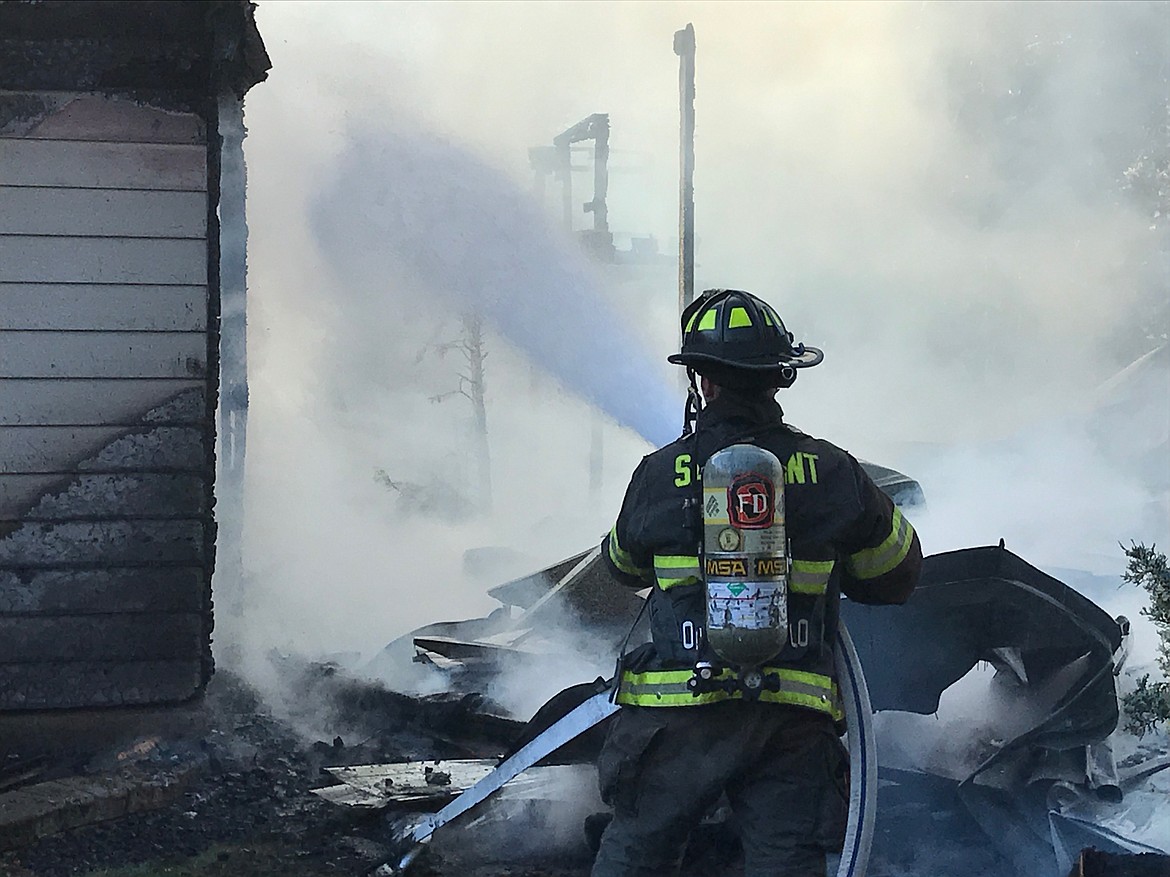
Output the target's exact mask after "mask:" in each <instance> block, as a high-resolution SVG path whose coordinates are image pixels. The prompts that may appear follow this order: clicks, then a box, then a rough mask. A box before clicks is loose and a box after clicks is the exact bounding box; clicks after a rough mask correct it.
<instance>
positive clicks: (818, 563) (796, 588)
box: [788, 558, 835, 596]
mask: <svg viewBox="0 0 1170 877" xmlns="http://www.w3.org/2000/svg"><path fill="white" fill-rule="evenodd" d="M834 565H835V561H832V560H797V559H796V558H793V559H792V576H791V577H790V578H789V579H788V590H790V591H791V592H792V593H794V594H812V595H814V596H816V595H819V594H823V593H825V591H827V590H828V589H829V577H830V576H832V575H833V566H834Z"/></svg>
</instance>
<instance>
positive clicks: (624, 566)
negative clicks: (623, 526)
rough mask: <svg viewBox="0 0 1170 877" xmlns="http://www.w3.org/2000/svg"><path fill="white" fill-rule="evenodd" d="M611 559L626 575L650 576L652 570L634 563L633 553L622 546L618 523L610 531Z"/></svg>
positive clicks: (643, 577)
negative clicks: (619, 540)
mask: <svg viewBox="0 0 1170 877" xmlns="http://www.w3.org/2000/svg"><path fill="white" fill-rule="evenodd" d="M609 559H610V560H612V561H613V565H614V566H616V567H617V568H618V569H620V570H621V571H622V572H624V573H625V574H626V575H630V576H637V577H638V578H640V579H646V578H649V577H650V570H648V569H643V568H642V567H640V566H638V565H637V564H636V563H634V557H633V555H632V554H630V552H628V551H626V550H625V549H624V548H622V546H621V544H620V543H619V542H618V537H617V524H614V525H613V529H611V530H610V531H609Z"/></svg>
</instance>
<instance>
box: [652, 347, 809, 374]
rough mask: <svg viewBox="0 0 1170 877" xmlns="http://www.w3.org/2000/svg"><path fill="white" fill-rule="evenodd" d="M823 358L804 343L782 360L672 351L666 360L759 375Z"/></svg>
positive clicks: (675, 363)
mask: <svg viewBox="0 0 1170 877" xmlns="http://www.w3.org/2000/svg"><path fill="white" fill-rule="evenodd" d="M824 358H825V354H824V352H823V351H822V350H821V349H820V348H817V347H809V346H808V345H805V346H804V347H803V350H802V352H801V353H800V355H798V356H790V357H786V358H785V360H784V361H783V362H765V363H751V362H740V361H739V360H734V359H724V358H723V357H721V356H712V355H711V354H709V353H672V354H671V355H670V356H668V357H666V361H667V362H669V363H673V364H674V365H685V366H687V367H688V368H693V369H696V370H699V369H701V368H702V367H703V366H705V365H706V366H718V367H719V368H725V369H740V370H742V371H746V372H757V373H759V374H761V375H763V374H767V373H769V372H775V373H777V374H779V373H780V372H781V371H782V370H783V369H785V368H812V367H813V366H814V365H820V364H821V360H823V359H824Z"/></svg>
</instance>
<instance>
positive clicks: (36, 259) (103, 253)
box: [0, 234, 207, 285]
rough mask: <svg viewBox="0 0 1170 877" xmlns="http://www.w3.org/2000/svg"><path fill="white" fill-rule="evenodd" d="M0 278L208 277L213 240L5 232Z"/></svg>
mask: <svg viewBox="0 0 1170 877" xmlns="http://www.w3.org/2000/svg"><path fill="white" fill-rule="evenodd" d="M0 282H4V283H116V284H125V283H143V284H148V285H151V284H180V285H200V284H205V283H206V282H207V244H206V243H205V242H204V241H201V240H183V239H178V238H151V239H142V238H87V237H45V236H37V235H13V234H9V235H0Z"/></svg>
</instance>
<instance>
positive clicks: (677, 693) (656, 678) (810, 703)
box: [616, 667, 845, 721]
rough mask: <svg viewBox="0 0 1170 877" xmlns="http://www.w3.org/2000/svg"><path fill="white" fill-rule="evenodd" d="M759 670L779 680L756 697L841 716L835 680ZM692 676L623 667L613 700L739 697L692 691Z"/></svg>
mask: <svg viewBox="0 0 1170 877" xmlns="http://www.w3.org/2000/svg"><path fill="white" fill-rule="evenodd" d="M760 672H762V673H763V674H764V675H765V676H775V677H777V679H778V681H779V686H778V688H777V690H776V691H766V690H765V691H761V692H760V693H759V699H760V700H762V701H767V702H769V703H785V704H789V705H790V706H800V707H805V708H806V709H811V710H816V711H817V712H822V713H826V714H828V715H830V716H832V717H833V719H834V721H840V720H841V719H842V718H843V717H844V715H845V713H844V712H843V710H842V709H841V698H840V696H839V694H838V692H837V683H836V682H834V681H833V679H832V678H831V677H829V676H823V675H822V674H820V673H809V672H807V671H804V670H791V669H788V668H785V667H763V668H761V671H760ZM693 675H694V671H693V670H647V671H646V672H644V673H633V672H631V671H629V670H626V671H624V672H623V673H622V678H621V686H620V687H619V688H618V693H617V697H616V701H617V703H620V704H627V705H629V706H698V705H700V704H705V703H715V702H717V701H721V700H742V699H743V693H742V692H741V691H732V692H728V691H705V692H703V693H702V694H697V695H696V694H693V693H692V692H691V690H690V689H689V688H687V681H688V680H689V679H690V678H691V677H692V676H693ZM735 675H736V673H735V671H734V670H730V669H726V668H725V669H724V670H722V671H721V672H720V673H719V674H718V675H717V676H716V677H715V679H717V680H718V679H729V678H733V677H734V676H735Z"/></svg>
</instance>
